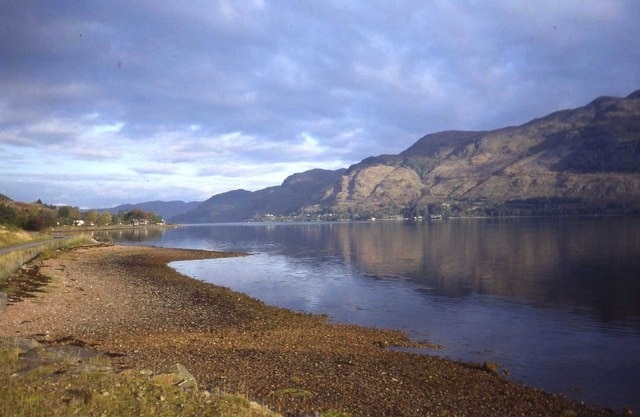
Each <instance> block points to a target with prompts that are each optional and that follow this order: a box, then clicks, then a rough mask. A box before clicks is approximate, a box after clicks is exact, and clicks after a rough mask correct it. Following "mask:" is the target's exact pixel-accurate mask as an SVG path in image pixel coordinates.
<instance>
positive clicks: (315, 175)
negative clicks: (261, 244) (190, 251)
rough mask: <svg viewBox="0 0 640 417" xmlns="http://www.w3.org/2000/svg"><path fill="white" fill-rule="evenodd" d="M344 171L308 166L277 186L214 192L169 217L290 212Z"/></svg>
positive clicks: (236, 217)
mask: <svg viewBox="0 0 640 417" xmlns="http://www.w3.org/2000/svg"><path fill="white" fill-rule="evenodd" d="M344 172H345V170H344V169H340V170H337V171H329V170H324V169H312V170H310V171H306V172H303V173H298V174H293V175H291V176H289V177H287V178H286V179H285V180H284V181H283V183H282V185H280V186H275V187H269V188H265V189H263V190H259V191H254V192H251V191H247V190H234V191H228V192H226V193H222V194H217V195H214V196H213V197H211V198H210V199H208V200H206V201H204V202H202V203H201V204H200V205H198V206H197V207H196V208H194V209H193V210H190V211H188V212H186V213H182V214H180V215H177V216H174V217H172V218H170V220H171V221H172V222H174V223H209V222H234V221H244V220H248V219H251V218H257V217H263V216H267V215H275V216H286V215H290V214H292V213H295V212H297V211H299V210H300V208H301V207H304V206H306V205H308V204H313V203H315V202H316V201H320V199H321V198H322V197H323V194H322V190H323V189H325V188H326V187H328V186H330V185H331V184H332V183H334V182H335V181H336V180H337V179H338V178H340V176H341V175H342V174H343V173H344Z"/></svg>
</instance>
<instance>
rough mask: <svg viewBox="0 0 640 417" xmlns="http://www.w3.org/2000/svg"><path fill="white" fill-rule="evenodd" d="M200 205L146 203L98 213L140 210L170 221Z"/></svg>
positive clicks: (192, 203) (195, 202)
mask: <svg viewBox="0 0 640 417" xmlns="http://www.w3.org/2000/svg"><path fill="white" fill-rule="evenodd" d="M198 204H200V202H199V201H192V202H188V203H185V202H184V201H146V202H143V203H136V204H121V205H119V206H116V207H112V208H104V209H98V211H100V212H102V211H108V212H109V213H114V214H115V213H118V212H121V211H125V212H126V211H130V210H133V209H134V208H138V209H140V210H144V211H150V212H153V213H156V214H159V215H160V216H161V217H162V218H163V219H165V220H166V219H170V218H172V217H174V216H177V215H179V214H181V213H184V212H187V211H189V210H192V209H194V208H196V207H197V206H198Z"/></svg>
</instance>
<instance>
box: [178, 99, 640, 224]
mask: <svg viewBox="0 0 640 417" xmlns="http://www.w3.org/2000/svg"><path fill="white" fill-rule="evenodd" d="M229 193H231V194H229ZM638 202H640V90H637V91H634V92H633V93H631V94H629V95H628V96H627V97H624V98H617V97H610V96H603V97H598V98H596V99H594V100H592V101H591V102H590V103H588V104H586V105H585V106H582V107H578V108H574V109H567V110H559V111H555V112H552V113H550V114H548V115H546V116H543V117H539V118H535V119H533V120H531V121H529V122H527V123H524V124H522V125H518V126H508V127H503V128H499V129H494V130H483V131H463V130H448V131H441V132H435V133H430V134H428V135H425V136H423V137H422V138H420V139H418V140H417V141H416V142H415V143H414V144H413V145H411V146H410V147H408V148H407V149H405V150H404V151H402V152H400V153H399V154H397V155H378V156H372V157H368V158H365V159H363V160H362V161H360V162H358V163H356V164H353V165H351V166H350V167H348V168H346V169H341V170H336V171H327V170H320V169H316V170H311V171H306V172H303V173H298V174H293V175H291V176H290V177H288V178H287V179H285V181H284V182H283V183H282V184H281V185H280V186H274V187H268V188H265V189H263V190H258V191H254V192H250V191H244V192H242V193H240V194H238V193H237V192H236V193H234V192H228V193H222V194H218V195H216V196H213V197H211V198H210V199H208V200H207V201H205V202H202V203H201V204H200V205H199V206H198V207H197V208H196V209H194V210H192V211H189V212H186V213H183V214H181V215H179V216H177V217H174V218H173V219H172V221H177V222H184V223H191V222H196V221H197V222H205V221H206V222H212V221H213V222H227V221H244V220H265V219H274V218H275V219H279V218H287V219H319V218H351V219H359V218H369V217H396V216H404V217H407V216H409V217H411V216H416V215H434V214H435V215H440V214H444V215H503V214H516V215H517V214H562V213H565V214H571V213H596V212H610V211H617V212H628V211H636V210H640V203H638Z"/></svg>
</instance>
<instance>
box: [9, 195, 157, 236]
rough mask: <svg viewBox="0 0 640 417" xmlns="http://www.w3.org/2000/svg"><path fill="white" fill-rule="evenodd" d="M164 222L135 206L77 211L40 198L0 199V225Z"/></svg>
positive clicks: (37, 226)
mask: <svg viewBox="0 0 640 417" xmlns="http://www.w3.org/2000/svg"><path fill="white" fill-rule="evenodd" d="M158 223H164V220H163V219H162V217H160V216H159V215H158V214H156V213H153V212H148V211H144V210H141V209H137V208H134V209H132V210H129V211H121V212H118V213H110V212H108V211H98V210H80V209H79V208H78V207H72V206H54V205H48V204H45V203H43V202H42V201H41V200H38V201H36V202H35V203H32V204H25V203H16V202H7V201H4V202H0V224H4V225H7V226H14V227H19V228H22V229H25V230H30V231H40V230H44V229H47V228H51V227H55V226H117V225H146V224H158Z"/></svg>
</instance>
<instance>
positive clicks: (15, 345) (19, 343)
mask: <svg viewBox="0 0 640 417" xmlns="http://www.w3.org/2000/svg"><path fill="white" fill-rule="evenodd" d="M40 346H42V345H41V344H40V343H38V342H36V341H35V340H33V339H25V338H24V337H17V336H9V337H0V348H7V349H17V350H19V351H20V353H24V352H27V351H29V350H31V349H35V348H38V347H40Z"/></svg>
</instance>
